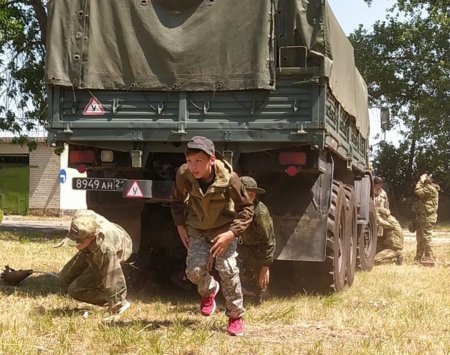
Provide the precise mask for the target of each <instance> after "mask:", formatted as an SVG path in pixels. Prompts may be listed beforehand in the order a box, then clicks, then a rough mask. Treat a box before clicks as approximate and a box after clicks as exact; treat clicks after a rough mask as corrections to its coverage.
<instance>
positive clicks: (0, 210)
mask: <svg viewBox="0 0 450 355" xmlns="http://www.w3.org/2000/svg"><path fill="white" fill-rule="evenodd" d="M2 221H3V210H2V209H0V223H2Z"/></svg>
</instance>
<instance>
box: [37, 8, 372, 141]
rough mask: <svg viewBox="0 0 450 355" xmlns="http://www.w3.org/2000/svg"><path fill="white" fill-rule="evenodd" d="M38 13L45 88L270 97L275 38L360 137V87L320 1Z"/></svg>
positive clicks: (348, 51) (363, 93)
mask: <svg viewBox="0 0 450 355" xmlns="http://www.w3.org/2000/svg"><path fill="white" fill-rule="evenodd" d="M48 7H49V21H48V32H47V33H48V43H47V55H46V81H47V83H48V84H49V85H56V86H65V87H72V88H75V89H93V90H94V89H95V90H154V91H172V90H174V91H217V90H253V89H263V90H275V89H276V77H275V65H276V64H275V58H276V56H277V55H278V51H279V48H278V47H277V43H278V42H277V41H276V39H277V38H280V35H281V36H283V38H284V44H283V45H284V46H305V47H306V48H307V49H308V51H309V55H310V56H316V57H317V58H318V59H319V60H321V61H322V64H323V67H324V68H325V70H324V74H325V76H326V77H327V78H328V82H329V87H330V89H331V91H332V93H333V95H334V96H335V97H336V98H337V99H338V101H339V102H340V103H341V104H342V106H343V107H344V109H345V110H346V111H347V112H348V113H349V114H350V115H352V116H354V117H355V118H356V120H357V127H358V128H359V130H360V132H361V134H362V135H363V136H364V137H365V138H367V137H368V135H369V124H368V110H367V87H366V84H365V82H364V80H363V78H362V77H361V75H360V73H359V72H358V70H357V68H356V67H355V62H354V55H353V47H352V45H351V43H350V42H349V40H348V39H347V37H346V36H345V34H344V32H343V31H342V29H341V27H340V26H339V24H338V22H337V20H336V18H335V16H334V15H333V13H332V11H331V9H330V7H329V4H328V2H327V1H326V0H257V1H256V0H226V1H225V0H50V1H49V2H48ZM278 13H282V14H283V20H282V21H283V24H282V26H280V24H277V23H276V21H279V20H280V18H281V17H280V16H277V14H278ZM276 31H281V32H283V33H276ZM278 46H279V43H278Z"/></svg>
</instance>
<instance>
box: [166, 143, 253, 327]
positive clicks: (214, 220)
mask: <svg viewBox="0 0 450 355" xmlns="http://www.w3.org/2000/svg"><path fill="white" fill-rule="evenodd" d="M185 157H186V164H183V165H182V166H181V167H180V168H179V169H178V171H177V175H176V178H175V184H174V188H173V191H172V196H171V210H172V216H173V219H174V223H175V225H176V227H177V230H178V234H179V236H180V238H181V241H182V242H183V244H184V246H185V247H186V248H187V252H188V254H187V258H186V275H187V277H188V279H189V280H190V281H191V282H192V283H194V284H196V285H197V290H198V293H199V294H200V296H201V302H200V311H201V314H203V315H204V316H210V315H211V314H213V313H214V311H215V309H216V301H215V297H216V295H217V293H218V291H219V283H218V282H217V281H216V280H215V279H214V278H213V277H212V276H211V274H210V273H209V270H210V266H211V264H212V263H213V262H215V266H214V267H215V270H217V271H218V273H219V275H220V278H221V279H222V288H223V289H222V293H223V295H224V298H225V302H226V314H227V316H228V318H229V319H228V327H227V332H228V334H230V335H243V333H244V322H243V320H242V315H243V314H244V306H243V297H242V290H241V282H240V279H239V269H238V268H237V265H236V246H237V237H238V236H239V235H240V234H242V232H244V230H245V229H246V228H247V227H248V226H249V224H250V222H251V220H252V216H253V204H252V202H251V201H250V199H249V197H248V195H247V192H246V191H245V188H244V187H243V185H242V183H241V181H240V180H239V177H238V176H237V174H236V173H234V172H233V171H232V168H231V166H230V165H229V164H228V163H226V162H225V161H222V160H219V159H216V155H215V147H214V143H213V142H212V141H211V140H209V139H208V138H205V137H202V136H195V137H192V138H191V139H190V140H189V142H188V143H187V148H186V150H185ZM211 261H213V262H211Z"/></svg>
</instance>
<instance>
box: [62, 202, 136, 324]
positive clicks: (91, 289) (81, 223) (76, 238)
mask: <svg viewBox="0 0 450 355" xmlns="http://www.w3.org/2000/svg"><path fill="white" fill-rule="evenodd" d="M62 244H66V245H67V244H72V245H75V246H76V248H77V249H78V250H79V251H78V253H77V254H75V256H74V257H73V258H72V259H71V260H69V262H68V263H67V264H66V265H64V267H63V269H62V270H61V272H60V274H59V278H60V281H61V283H62V284H63V285H64V286H66V287H67V288H68V292H69V295H71V296H72V297H73V298H75V299H76V300H78V301H81V302H86V303H91V304H95V305H98V306H107V307H108V312H109V315H110V316H109V317H108V318H106V320H112V319H113V317H117V316H119V315H120V314H121V313H123V312H124V311H126V310H127V309H128V308H129V307H130V303H129V302H128V301H127V299H126V296H127V284H126V281H125V276H124V274H123V272H122V267H121V265H120V263H121V262H122V261H125V260H127V259H128V258H129V257H130V255H131V252H132V241H131V238H130V236H129V235H128V233H127V232H126V231H125V230H124V229H123V228H122V227H121V226H119V225H117V224H115V223H112V222H110V221H108V220H107V219H106V218H105V217H103V216H101V215H99V214H97V213H95V212H94V211H91V210H83V211H78V212H77V213H76V214H75V215H74V217H73V219H72V222H71V225H70V230H69V233H68V234H67V237H66V238H65V240H64V241H63V242H62V243H61V244H60V245H62Z"/></svg>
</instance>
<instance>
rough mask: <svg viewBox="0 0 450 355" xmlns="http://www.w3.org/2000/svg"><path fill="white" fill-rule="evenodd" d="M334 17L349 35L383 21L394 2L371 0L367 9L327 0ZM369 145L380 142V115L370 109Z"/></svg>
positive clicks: (356, 1)
mask: <svg viewBox="0 0 450 355" xmlns="http://www.w3.org/2000/svg"><path fill="white" fill-rule="evenodd" d="M328 2H329V4H330V6H331V9H332V10H333V13H334V15H335V16H336V18H337V20H338V22H339V23H340V25H341V27H342V29H343V30H344V32H345V33H346V34H347V35H349V34H350V33H352V32H353V31H354V30H356V29H357V28H358V27H359V24H363V25H364V27H365V28H367V29H370V27H372V25H373V24H374V23H375V22H376V21H378V20H384V19H385V16H386V13H387V9H389V8H391V7H392V6H393V5H394V4H395V3H396V0H372V5H371V6H370V7H369V6H367V4H366V3H365V2H364V1H363V0H328ZM369 114H370V143H369V144H371V145H375V144H377V143H379V142H380V140H381V138H382V137H381V129H380V113H379V110H378V109H370V110H369ZM400 139H401V138H400V137H399V135H398V133H397V132H396V131H395V130H392V131H390V132H386V140H387V141H389V142H392V143H394V144H397V142H398V141H399V140H400Z"/></svg>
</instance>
